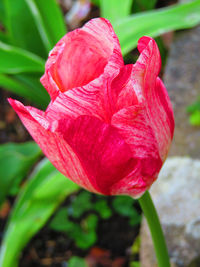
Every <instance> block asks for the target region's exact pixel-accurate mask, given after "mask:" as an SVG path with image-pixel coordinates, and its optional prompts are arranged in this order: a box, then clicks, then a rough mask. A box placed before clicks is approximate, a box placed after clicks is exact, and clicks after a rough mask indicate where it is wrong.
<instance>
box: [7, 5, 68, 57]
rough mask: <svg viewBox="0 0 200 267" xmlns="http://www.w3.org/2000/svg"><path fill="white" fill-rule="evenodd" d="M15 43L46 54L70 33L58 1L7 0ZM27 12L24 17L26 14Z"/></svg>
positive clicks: (41, 54) (9, 22) (8, 25)
mask: <svg viewBox="0 0 200 267" xmlns="http://www.w3.org/2000/svg"><path fill="white" fill-rule="evenodd" d="M4 2H5V7H6V20H5V22H6V24H5V26H6V28H7V30H8V32H9V34H10V37H11V39H12V44H14V45H16V46H19V47H21V48H24V49H27V50H29V51H31V52H34V53H35V54H38V55H40V56H42V57H46V56H47V55H48V53H49V51H50V50H51V49H52V48H53V46H54V45H55V44H56V42H57V41H58V40H59V39H60V38H61V37H62V36H63V35H64V34H65V33H66V27H65V22H64V17H63V15H62V12H61V9H60V7H59V5H58V4H57V2H56V0H48V1H46V0H15V1H13V0H4ZM22 14H23V16H22Z"/></svg>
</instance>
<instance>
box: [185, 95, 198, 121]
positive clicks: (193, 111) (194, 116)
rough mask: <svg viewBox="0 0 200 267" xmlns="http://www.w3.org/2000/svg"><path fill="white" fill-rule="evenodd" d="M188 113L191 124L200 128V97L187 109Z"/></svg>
mask: <svg viewBox="0 0 200 267" xmlns="http://www.w3.org/2000/svg"><path fill="white" fill-rule="evenodd" d="M187 112H188V113H189V114H190V118H189V121H190V124H191V125H193V126H200V97H198V99H197V101H196V102H194V103H193V104H192V105H190V106H188V107H187Z"/></svg>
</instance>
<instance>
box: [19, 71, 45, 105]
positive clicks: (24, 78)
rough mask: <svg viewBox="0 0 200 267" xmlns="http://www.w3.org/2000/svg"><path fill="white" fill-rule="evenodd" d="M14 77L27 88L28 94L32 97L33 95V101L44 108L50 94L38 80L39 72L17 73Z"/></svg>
mask: <svg viewBox="0 0 200 267" xmlns="http://www.w3.org/2000/svg"><path fill="white" fill-rule="evenodd" d="M14 77H15V78H16V79H17V80H19V81H20V82H22V83H23V84H25V85H26V86H27V87H28V88H29V94H31V96H32V98H33V97H34V103H35V104H36V105H37V106H39V107H42V108H43V109H46V107H47V105H48V104H49V102H50V96H49V94H48V93H47V91H46V89H45V88H44V87H43V85H42V84H41V82H40V78H41V74H37V73H24V74H17V75H15V76H14Z"/></svg>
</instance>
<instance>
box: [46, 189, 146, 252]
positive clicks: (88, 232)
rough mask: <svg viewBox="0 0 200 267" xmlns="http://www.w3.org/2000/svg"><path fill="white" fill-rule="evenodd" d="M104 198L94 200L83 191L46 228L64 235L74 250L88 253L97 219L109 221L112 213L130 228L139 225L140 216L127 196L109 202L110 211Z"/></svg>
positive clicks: (132, 201) (94, 236)
mask: <svg viewBox="0 0 200 267" xmlns="http://www.w3.org/2000/svg"><path fill="white" fill-rule="evenodd" d="M108 201H109V199H108V198H107V197H105V196H100V195H98V196H96V197H95V199H93V195H92V194H91V193H89V192H87V191H81V192H80V193H79V194H78V195H77V196H76V197H74V198H72V199H71V200H70V203H68V205H67V207H62V208H61V209H59V210H58V212H57V213H56V214H55V216H54V217H53V219H52V221H51V223H50V225H49V226H50V228H52V229H53V230H56V231H59V232H64V233H66V234H67V236H68V237H69V238H71V239H72V240H74V242H75V244H76V246H77V247H79V248H81V249H88V248H89V247H90V246H91V245H93V244H94V243H95V242H96V241H97V236H96V229H97V225H98V218H99V217H100V218H101V219H102V220H106V219H109V218H111V217H112V215H113V212H115V213H118V214H119V215H121V216H123V217H127V218H129V223H130V225H137V224H139V223H140V220H141V215H140V214H139V213H138V211H137V210H136V208H135V207H134V203H135V200H134V199H132V198H130V197H128V196H116V197H114V198H112V201H111V203H112V204H111V206H112V209H111V207H110V206H109V204H108Z"/></svg>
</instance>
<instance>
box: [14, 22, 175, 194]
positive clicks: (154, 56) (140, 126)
mask: <svg viewBox="0 0 200 267" xmlns="http://www.w3.org/2000/svg"><path fill="white" fill-rule="evenodd" d="M138 49H139V51H140V53H141V54H140V57H139V59H138V61H137V62H136V64H134V65H124V63H123V58H122V55H121V49H120V45H119V41H118V38H117V36H116V34H115V33H114V31H113V28H112V26H111V24H110V23H109V21H108V20H106V19H102V18H98V19H93V20H91V21H90V22H88V23H87V24H86V25H85V26H84V27H83V28H81V29H77V30H75V31H72V32H70V33H68V34H67V35H65V36H64V37H63V38H62V39H61V40H60V41H59V42H58V44H57V45H56V46H55V47H54V49H53V50H52V51H51V53H50V55H49V58H48V60H47V63H46V70H45V74H44V76H43V77H42V78H41V82H42V84H43V85H44V87H45V88H46V89H47V91H48V92H49V94H50V96H51V102H50V104H49V106H48V108H47V110H46V111H45V112H43V111H41V110H38V109H36V108H33V107H30V106H27V107H25V106H23V105H22V104H21V103H20V102H18V101H16V100H12V99H9V102H10V104H11V105H12V106H13V108H14V109H15V111H16V112H17V114H18V115H19V117H20V119H21V120H22V122H23V124H24V125H25V127H26V128H27V130H28V131H29V133H30V134H31V135H32V137H33V138H34V140H35V141H36V142H37V143H38V144H39V146H40V147H41V149H42V150H43V152H44V154H45V155H46V156H47V157H48V158H49V160H50V161H51V162H52V163H53V165H54V166H55V167H56V168H57V169H58V170H59V171H60V172H61V173H63V174H64V175H65V176H67V177H69V178H70V179H71V180H73V181H74V182H75V183H77V184H79V185H80V186H82V187H84V188H86V189H87V190H89V191H92V192H96V193H100V194H105V195H117V194H126V195H131V196H133V197H138V196H140V195H142V194H143V193H144V192H145V190H147V189H148V188H149V187H150V186H151V184H152V183H153V182H154V181H155V180H156V178H157V176H158V173H159V171H160V169H161V167H162V164H163V162H164V160H165V158H166V156H167V153H168V150H169V147H170V144H171V140H172V137H173V131H174V117H173V111H172V107H171V103H170V100H169V97H168V94H167V91H166V89H165V87H164V85H163V83H162V81H161V80H160V78H158V74H159V71H160V65H161V60H160V54H159V50H158V47H157V45H156V43H155V41H154V40H153V39H151V38H149V37H142V38H141V39H140V40H139V43H138Z"/></svg>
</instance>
